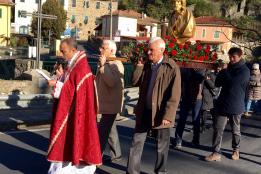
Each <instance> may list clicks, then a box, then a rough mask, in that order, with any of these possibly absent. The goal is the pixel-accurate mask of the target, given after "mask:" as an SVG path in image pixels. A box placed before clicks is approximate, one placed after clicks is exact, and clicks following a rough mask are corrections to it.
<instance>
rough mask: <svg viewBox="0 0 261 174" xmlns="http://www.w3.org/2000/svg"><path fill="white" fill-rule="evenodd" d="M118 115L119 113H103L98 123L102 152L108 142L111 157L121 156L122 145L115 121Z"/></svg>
mask: <svg viewBox="0 0 261 174" xmlns="http://www.w3.org/2000/svg"><path fill="white" fill-rule="evenodd" d="M116 116H117V114H102V117H101V120H100V123H99V125H98V129H99V138H100V144H101V152H102V153H103V152H104V150H105V148H106V145H107V143H108V144H109V147H110V155H111V159H114V158H118V157H121V147H120V141H119V136H118V131H117V128H116V121H115V118H116Z"/></svg>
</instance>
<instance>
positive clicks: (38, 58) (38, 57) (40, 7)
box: [35, 0, 42, 68]
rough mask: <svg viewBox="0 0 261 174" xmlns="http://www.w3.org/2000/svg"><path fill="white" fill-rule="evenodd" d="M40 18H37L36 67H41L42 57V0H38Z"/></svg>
mask: <svg viewBox="0 0 261 174" xmlns="http://www.w3.org/2000/svg"><path fill="white" fill-rule="evenodd" d="M38 14H39V16H38V20H37V51H36V67H35V68H39V63H40V59H41V53H40V51H41V40H42V39H41V37H42V36H41V32H42V30H41V29H42V16H41V14H42V0H39V1H38Z"/></svg>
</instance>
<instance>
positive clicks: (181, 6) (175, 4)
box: [171, 0, 186, 13]
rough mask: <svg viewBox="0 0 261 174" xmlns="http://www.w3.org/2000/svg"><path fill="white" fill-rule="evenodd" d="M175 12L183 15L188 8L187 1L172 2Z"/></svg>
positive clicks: (172, 0)
mask: <svg viewBox="0 0 261 174" xmlns="http://www.w3.org/2000/svg"><path fill="white" fill-rule="evenodd" d="M171 3H172V7H173V9H174V11H175V12H178V13H182V11H183V10H184V9H185V8H186V0H171Z"/></svg>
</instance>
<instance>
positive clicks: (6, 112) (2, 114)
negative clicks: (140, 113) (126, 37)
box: [0, 88, 138, 131]
mask: <svg viewBox="0 0 261 174" xmlns="http://www.w3.org/2000/svg"><path fill="white" fill-rule="evenodd" d="M124 97H125V101H124V103H125V104H124V109H123V113H121V115H120V116H118V117H117V121H126V120H128V119H129V117H131V115H132V114H133V110H134V106H135V105H136V102H137V97H138V89H137V88H128V89H125V91H124ZM25 103H27V102H26V101H25ZM34 103H35V104H34V105H32V106H33V107H30V106H29V105H25V104H24V105H25V106H26V107H17V106H20V105H23V104H22V103H21V101H20V100H19V102H18V104H17V101H16V105H15V106H16V107H13V109H0V131H8V130H17V129H22V128H24V127H27V126H38V125H45V124H50V123H51V119H52V107H51V105H46V103H44V104H43V103H40V102H39V101H37V102H34ZM36 103H38V105H39V107H36ZM43 106H47V107H44V108H43ZM11 108H12V107H11Z"/></svg>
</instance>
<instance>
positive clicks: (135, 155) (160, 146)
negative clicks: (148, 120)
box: [126, 129, 170, 174]
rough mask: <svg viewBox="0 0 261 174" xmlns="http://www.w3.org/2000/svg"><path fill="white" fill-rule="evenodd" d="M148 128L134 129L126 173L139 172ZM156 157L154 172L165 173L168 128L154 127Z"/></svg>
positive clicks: (133, 173) (135, 173) (168, 141)
mask: <svg viewBox="0 0 261 174" xmlns="http://www.w3.org/2000/svg"><path fill="white" fill-rule="evenodd" d="M149 130H150V129H147V130H146V129H145V130H135V133H134V136H133V140H132V145H131V148H130V154H129V159H128V165H127V172H126V173H127V174H140V164H141V156H142V151H143V147H144V143H145V140H146V137H147V133H148V131H149ZM153 131H155V132H156V140H157V143H156V149H157V159H156V164H155V169H154V172H155V173H156V174H165V173H167V169H166V165H167V159H168V151H169V143H170V129H156V130H153Z"/></svg>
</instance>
